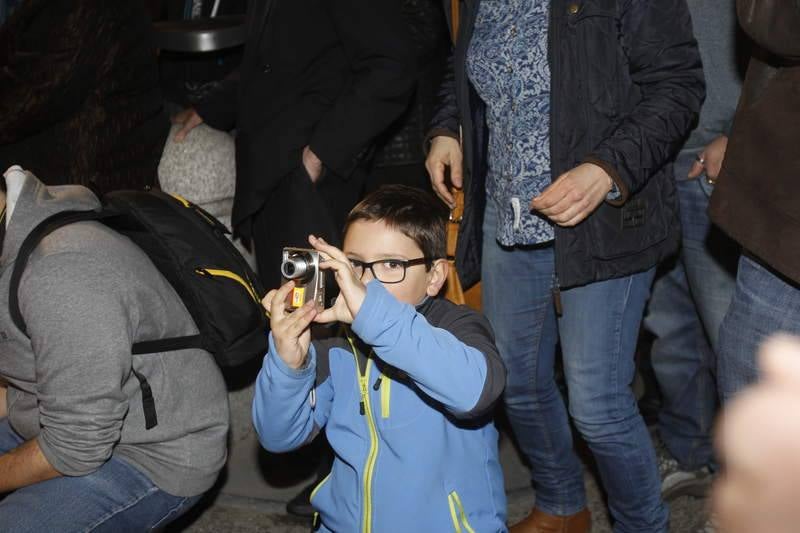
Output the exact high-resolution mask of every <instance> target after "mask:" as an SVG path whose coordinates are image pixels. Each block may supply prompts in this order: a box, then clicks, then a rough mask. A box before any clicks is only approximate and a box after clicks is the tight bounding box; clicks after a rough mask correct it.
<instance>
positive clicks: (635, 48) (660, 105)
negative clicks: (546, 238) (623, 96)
mask: <svg viewBox="0 0 800 533" xmlns="http://www.w3.org/2000/svg"><path fill="white" fill-rule="evenodd" d="M623 4H624V7H623V8H622V11H621V13H622V15H621V20H620V43H621V46H622V47H623V49H624V52H625V54H626V55H627V58H628V63H629V70H630V76H631V78H632V80H633V83H634V84H636V85H637V86H638V88H639V90H640V91H641V100H640V102H639V103H638V104H637V105H636V107H635V108H634V109H633V111H632V112H631V113H630V114H629V115H627V116H626V117H625V118H624V119H623V120H622V122H621V123H620V124H619V125H618V126H617V128H616V129H615V130H614V131H613V132H612V133H611V134H610V135H609V136H608V137H607V138H606V139H605V140H604V141H602V142H601V143H600V144H599V145H598V146H597V147H596V148H595V149H594V150H593V151H592V153H590V154H589V155H588V156H587V157H586V158H585V159H584V162H587V163H594V164H596V165H598V166H600V167H602V168H603V169H604V170H605V171H606V172H607V173H608V174H609V175H610V176H611V178H612V179H613V180H614V182H615V183H616V184H617V186H618V188H619V189H620V193H621V195H620V196H619V198H617V199H616V200H609V203H611V204H616V205H621V204H623V203H625V201H626V200H627V199H628V197H629V196H630V195H631V194H633V193H635V192H637V191H639V190H641V189H642V188H643V187H644V186H645V184H646V183H647V181H648V180H649V179H650V177H651V176H652V175H653V174H654V173H655V172H656V171H658V169H660V168H661V167H663V166H664V165H665V164H666V163H668V162H669V161H670V160H671V159H672V158H673V157H674V155H675V154H676V153H677V151H678V150H679V149H680V146H681V144H682V143H683V141H684V139H685V137H686V135H687V134H688V133H689V131H690V130H691V128H692V126H693V124H694V122H695V120H696V117H697V114H698V113H699V111H700V106H701V104H702V102H703V98H704V97H705V85H704V81H703V71H702V65H701V62H700V54H699V51H698V49H697V42H696V41H695V39H694V36H693V33H692V21H691V17H690V14H689V9H688V7H687V5H686V0H663V1H659V2H652V1H650V0H626V1H625V2H623Z"/></svg>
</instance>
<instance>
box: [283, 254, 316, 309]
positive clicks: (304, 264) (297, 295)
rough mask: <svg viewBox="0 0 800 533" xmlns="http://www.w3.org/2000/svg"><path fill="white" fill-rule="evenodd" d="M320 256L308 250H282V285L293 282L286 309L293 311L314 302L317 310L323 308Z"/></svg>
mask: <svg viewBox="0 0 800 533" xmlns="http://www.w3.org/2000/svg"><path fill="white" fill-rule="evenodd" d="M319 262H320V256H319V252H318V251H316V250H311V249H308V248H284V249H283V260H282V261H281V275H282V276H283V281H284V283H285V282H287V281H289V280H292V281H294V289H292V292H290V293H289V296H288V298H287V301H286V309H287V310H288V311H294V310H295V309H299V308H300V307H303V305H304V304H305V303H306V302H312V301H313V302H315V305H316V307H317V309H318V310H320V311H321V310H322V309H324V308H325V273H324V272H322V270H320V268H319Z"/></svg>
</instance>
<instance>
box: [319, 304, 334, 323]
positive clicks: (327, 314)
mask: <svg viewBox="0 0 800 533" xmlns="http://www.w3.org/2000/svg"><path fill="white" fill-rule="evenodd" d="M338 321H339V318H338V317H337V314H336V310H335V309H334V308H333V307H329V308H328V309H325V310H324V311H322V312H321V313H317V314H316V316H314V322H316V323H318V324H330V323H332V322H338Z"/></svg>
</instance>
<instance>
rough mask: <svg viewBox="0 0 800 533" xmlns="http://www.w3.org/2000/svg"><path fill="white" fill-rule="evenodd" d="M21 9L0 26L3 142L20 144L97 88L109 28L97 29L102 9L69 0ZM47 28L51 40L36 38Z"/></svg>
mask: <svg viewBox="0 0 800 533" xmlns="http://www.w3.org/2000/svg"><path fill="white" fill-rule="evenodd" d="M31 4H33V3H31ZM83 4H89V3H85V2H84V3H83ZM18 9H19V10H20V11H21V12H20V13H15V16H14V17H12V18H10V19H9V20H8V21H7V22H6V24H4V25H2V26H0V144H11V143H14V142H17V141H18V140H19V139H21V138H24V137H28V136H30V135H32V134H34V133H35V132H37V131H41V130H43V129H46V128H47V127H49V126H50V125H52V124H55V123H57V122H59V121H61V120H63V119H65V118H66V117H68V116H69V115H70V114H71V113H73V112H74V111H75V109H76V108H78V107H79V106H80V105H81V104H82V103H83V100H84V99H86V98H87V97H88V96H89V95H90V94H91V91H92V90H93V88H94V86H95V79H96V77H95V76H96V73H97V71H98V70H99V69H100V68H101V66H102V65H101V64H100V63H101V61H103V59H105V58H106V54H104V53H98V50H101V49H103V48H104V47H106V48H107V47H108V42H107V41H106V39H104V37H108V36H107V34H106V32H102V31H100V30H98V28H105V27H107V26H108V23H107V21H103V20H101V18H102V17H101V16H100V13H101V12H102V11H103V9H99V8H96V7H94V8H91V9H87V8H86V7H85V6H84V7H83V8H80V7H78V8H76V7H74V6H73V2H64V1H58V2H53V3H52V4H49V5H48V6H47V7H46V8H44V9H40V11H39V12H35V13H29V11H31V10H32V9H34V6H25V5H22V6H20V7H19V8H18ZM23 10H24V11H23ZM75 10H78V11H80V13H77V14H76V13H72V11H75ZM79 15H82V16H79ZM45 27H46V28H48V30H47V31H48V32H49V33H48V36H47V38H33V36H34V35H40V34H43V33H44V31H43V29H44V28H45ZM98 32H99V33H98ZM153 61H155V56H154V57H153Z"/></svg>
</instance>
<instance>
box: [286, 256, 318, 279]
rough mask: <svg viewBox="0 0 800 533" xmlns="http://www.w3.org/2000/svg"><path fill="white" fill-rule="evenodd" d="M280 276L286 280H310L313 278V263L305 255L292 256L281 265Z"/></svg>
mask: <svg viewBox="0 0 800 533" xmlns="http://www.w3.org/2000/svg"><path fill="white" fill-rule="evenodd" d="M281 274H283V277H284V278H286V279H294V280H298V281H304V280H306V279H311V278H312V277H313V276H314V261H313V259H312V258H311V256H310V255H309V254H307V253H295V254H292V255H290V256H289V257H287V258H286V260H285V261H284V262H283V263H282V264H281Z"/></svg>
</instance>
